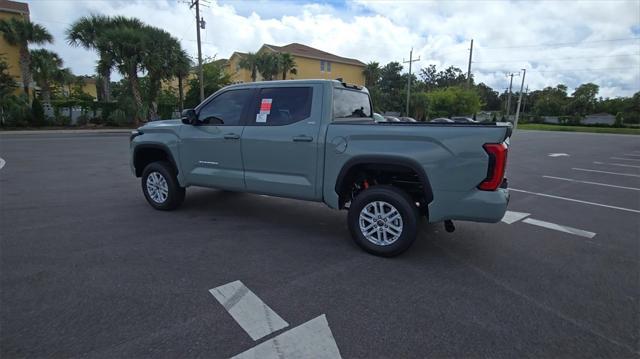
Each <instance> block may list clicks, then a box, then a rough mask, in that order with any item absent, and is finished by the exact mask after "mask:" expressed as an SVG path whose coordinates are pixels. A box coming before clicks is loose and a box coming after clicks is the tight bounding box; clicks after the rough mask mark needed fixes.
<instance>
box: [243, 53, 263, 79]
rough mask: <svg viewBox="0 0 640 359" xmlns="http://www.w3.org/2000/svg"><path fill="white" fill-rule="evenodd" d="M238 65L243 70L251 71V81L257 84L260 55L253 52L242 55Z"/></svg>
mask: <svg viewBox="0 0 640 359" xmlns="http://www.w3.org/2000/svg"><path fill="white" fill-rule="evenodd" d="M238 64H239V65H240V68H241V69H245V70H249V71H251V81H253V82H256V78H257V77H258V55H257V54H255V53H253V52H249V53H247V54H245V55H242V58H241V59H240V62H239V63H238Z"/></svg>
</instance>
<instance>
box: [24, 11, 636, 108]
mask: <svg viewBox="0 0 640 359" xmlns="http://www.w3.org/2000/svg"><path fill="white" fill-rule="evenodd" d="M208 3H209V5H208V7H203V8H202V16H203V17H204V19H205V21H206V22H207V29H206V30H205V31H204V33H203V41H204V43H203V51H204V54H205V56H214V55H216V56H217V57H218V58H224V57H228V56H229V55H230V54H231V53H232V52H233V51H256V50H257V49H258V48H259V47H260V45H262V44H263V43H272V44H276V45H284V44H287V43H290V42H300V43H304V44H307V45H310V46H313V47H316V48H319V49H322V50H325V51H329V52H332V53H336V54H338V55H341V56H347V57H354V58H358V59H360V60H362V61H363V62H369V61H378V62H380V63H382V64H385V63H387V62H389V61H402V60H403V58H404V59H407V58H408V52H409V49H410V48H411V47H414V56H420V57H421V59H422V60H421V61H420V62H419V63H418V64H417V65H418V66H417V67H425V66H427V65H428V64H431V63H433V64H436V65H437V66H438V67H443V66H449V65H454V66H457V67H460V68H461V69H463V71H466V65H467V59H468V50H467V49H468V47H469V43H468V42H469V40H470V39H471V38H473V39H474V64H473V66H472V68H473V73H474V76H475V78H476V80H477V81H478V82H485V83H487V84H488V85H490V86H492V87H493V88H495V89H496V90H502V89H503V88H504V87H506V86H508V82H507V79H506V77H505V76H504V73H506V72H517V71H519V69H521V68H526V69H528V70H529V72H528V73H527V81H526V83H527V84H528V85H529V88H530V90H534V89H539V88H542V87H544V86H555V85H556V84H558V83H565V84H567V85H568V86H569V88H570V89H572V88H574V87H576V86H577V85H579V84H580V83H585V82H594V83H596V84H599V85H600V86H601V92H600V95H602V96H628V95H630V94H632V93H634V92H636V91H638V90H640V41H638V40H631V41H629V40H623V41H609V40H612V39H629V38H634V37H635V38H638V37H640V33H639V31H638V29H639V28H640V3H638V2H637V1H588V2H585V1H575V2H574V1H549V2H533V1H487V2H483V1H446V2H439V1H409V2H404V1H388V2H386V1H365V0H361V1H356V2H347V3H335V2H334V3H331V4H327V3H324V2H322V3H317V4H313V3H306V4H305V3H301V2H298V1H292V0H287V1H272V2H270V1H264V0H263V1H242V2H239V1H224V0H221V1H219V2H217V1H215V0H211V1H208ZM29 5H30V9H31V13H32V18H33V20H34V21H35V22H41V23H42V24H44V25H46V26H47V27H48V28H49V29H50V30H51V31H52V33H53V35H54V36H55V38H56V43H55V45H53V46H49V47H50V48H52V49H53V50H55V51H57V52H58V53H60V54H61V55H62V56H63V58H64V60H65V61H66V63H67V65H68V66H71V67H72V69H73V70H74V71H75V72H76V73H92V72H93V67H94V66H95V60H96V56H95V54H93V53H91V52H89V51H86V50H83V49H74V48H70V47H69V46H67V45H66V43H65V41H64V29H65V28H67V27H68V26H69V24H70V23H72V22H73V21H74V20H76V19H77V18H79V17H80V16H83V15H88V14H90V13H101V14H107V15H115V14H118V15H126V16H135V17H138V18H140V19H142V20H143V21H145V22H146V23H148V24H151V25H154V26H158V27H161V28H163V29H165V30H167V31H169V32H170V33H172V34H173V35H174V36H175V37H177V38H178V39H180V40H181V42H182V44H183V46H184V47H185V49H186V50H187V51H188V52H189V53H190V54H192V56H194V57H195V54H196V43H195V37H196V36H195V22H194V18H195V14H194V11H193V10H190V9H189V6H188V4H187V3H186V1H168V0H159V1H107V0H92V1H61V0H49V1H30V4H29ZM564 43H567V45H564V46H534V45H543V44H564ZM415 65H416V64H414V66H415ZM514 82H516V81H514ZM514 85H515V84H514Z"/></svg>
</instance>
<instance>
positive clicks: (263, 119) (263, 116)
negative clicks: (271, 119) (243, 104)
mask: <svg viewBox="0 0 640 359" xmlns="http://www.w3.org/2000/svg"><path fill="white" fill-rule="evenodd" d="M267 115H268V114H266V113H262V112H260V113H259V114H257V115H256V123H265V122H267Z"/></svg>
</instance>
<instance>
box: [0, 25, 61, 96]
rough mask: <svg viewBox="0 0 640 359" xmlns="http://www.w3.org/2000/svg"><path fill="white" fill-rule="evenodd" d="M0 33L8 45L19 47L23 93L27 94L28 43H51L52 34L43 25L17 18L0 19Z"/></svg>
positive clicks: (29, 72)
mask: <svg viewBox="0 0 640 359" xmlns="http://www.w3.org/2000/svg"><path fill="white" fill-rule="evenodd" d="M0 33H2V36H3V37H4V39H5V41H6V42H7V43H9V45H13V46H18V47H19V49H20V50H19V52H20V71H21V73H22V88H23V89H24V93H25V94H26V95H27V96H29V85H30V84H31V82H32V75H31V55H30V53H29V45H30V44H34V45H40V44H45V43H52V42H53V36H51V34H50V33H49V31H47V29H46V28H44V27H43V26H41V25H38V24H34V23H32V22H30V21H29V20H22V19H18V18H10V19H2V20H0Z"/></svg>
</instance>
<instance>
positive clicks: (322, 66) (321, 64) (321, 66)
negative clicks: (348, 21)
mask: <svg viewBox="0 0 640 359" xmlns="http://www.w3.org/2000/svg"><path fill="white" fill-rule="evenodd" d="M320 72H324V60H320Z"/></svg>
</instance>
